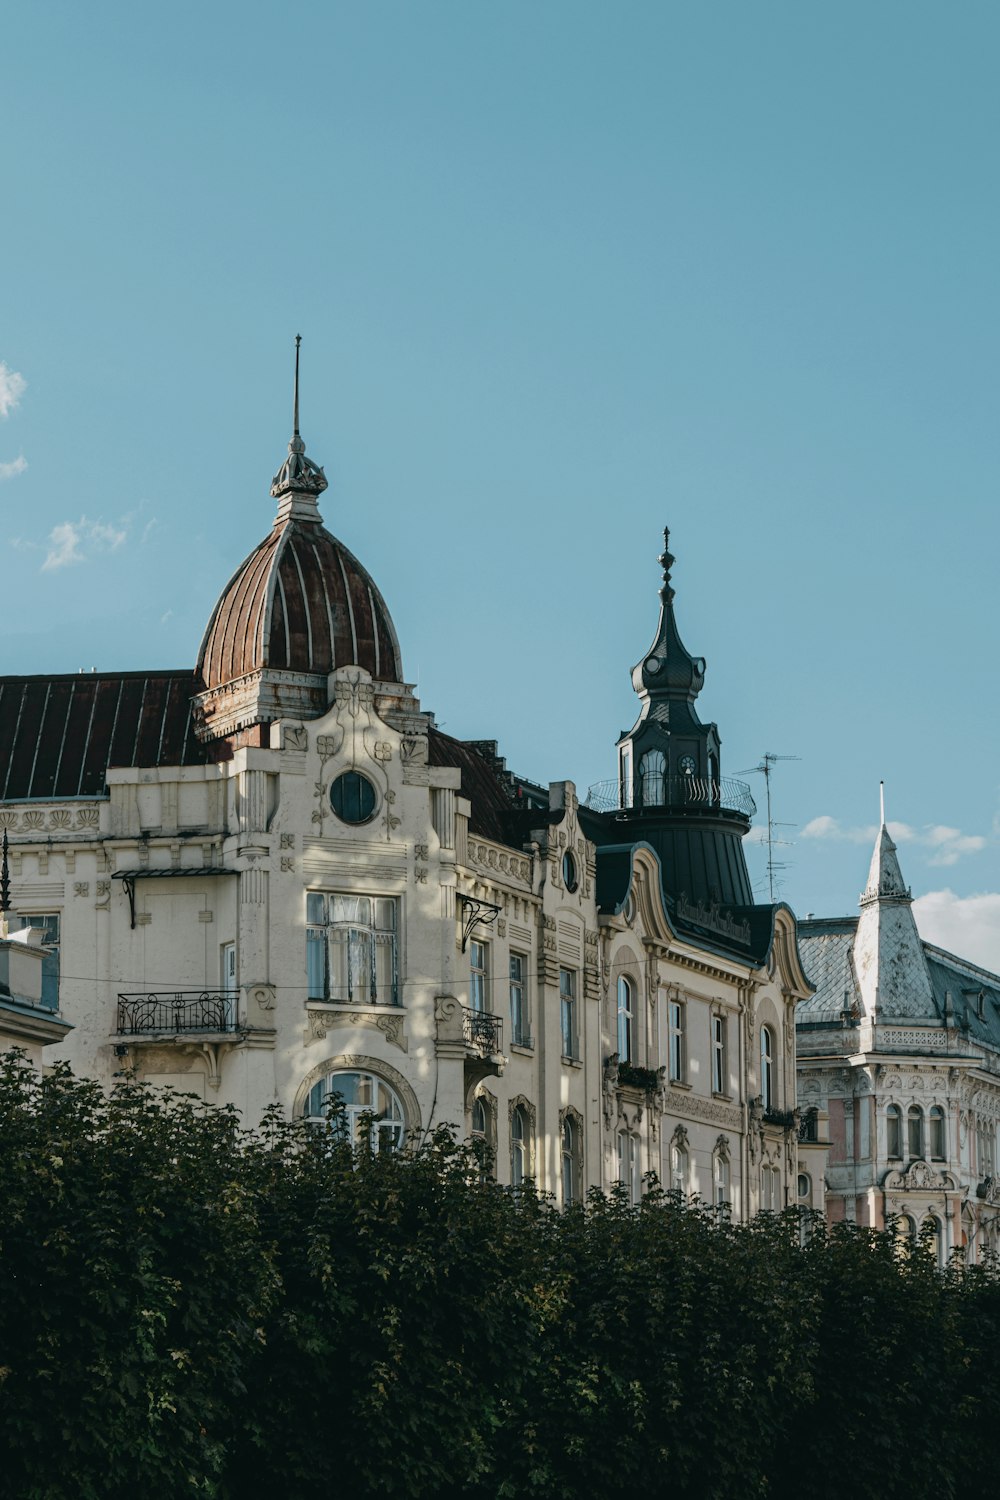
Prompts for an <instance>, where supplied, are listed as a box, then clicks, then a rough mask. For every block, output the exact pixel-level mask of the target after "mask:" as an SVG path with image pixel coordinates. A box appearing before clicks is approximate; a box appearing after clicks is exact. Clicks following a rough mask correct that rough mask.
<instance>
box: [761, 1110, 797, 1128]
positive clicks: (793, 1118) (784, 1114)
mask: <svg viewBox="0 0 1000 1500" xmlns="http://www.w3.org/2000/svg"><path fill="white" fill-rule="evenodd" d="M764 1124H765V1125H777V1126H778V1127H779V1129H781V1130H797V1129H798V1124H799V1119H798V1115H797V1114H796V1112H795V1110H794V1109H765V1111H764Z"/></svg>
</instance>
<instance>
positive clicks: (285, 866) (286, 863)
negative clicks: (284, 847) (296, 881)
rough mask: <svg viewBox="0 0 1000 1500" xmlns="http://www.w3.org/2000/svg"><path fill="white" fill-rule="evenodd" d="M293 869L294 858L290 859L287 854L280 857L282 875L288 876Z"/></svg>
mask: <svg viewBox="0 0 1000 1500" xmlns="http://www.w3.org/2000/svg"><path fill="white" fill-rule="evenodd" d="M294 869H295V860H294V858H290V857H289V856H288V855H287V854H286V855H284V856H283V857H282V860H281V872H282V874H283V875H288V874H290V873H291V871H292V870H294Z"/></svg>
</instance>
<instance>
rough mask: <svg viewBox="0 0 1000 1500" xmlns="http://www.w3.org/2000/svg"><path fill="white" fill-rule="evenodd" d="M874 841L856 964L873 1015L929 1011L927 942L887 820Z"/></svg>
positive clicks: (883, 1016) (868, 1014)
mask: <svg viewBox="0 0 1000 1500" xmlns="http://www.w3.org/2000/svg"><path fill="white" fill-rule="evenodd" d="M881 811H882V813H883V821H882V823H881V826H880V828H879V831H878V836H877V838H876V840H875V848H874V850H873V852H872V862H871V865H870V867H869V870H868V884H867V885H866V886H865V889H864V891H863V893H862V896H861V916H860V918H859V919H858V930H857V932H856V933H855V937H854V968H855V971H856V973H857V976H858V988H859V989H860V991H861V1002H862V1006H863V1008H864V1013H865V1015H866V1017H867V1018H868V1019H869V1020H879V1021H886V1020H890V1019H893V1018H895V1017H901V1016H909V1017H919V1016H926V1017H927V1018H928V1019H931V1018H933V1019H937V1014H938V1012H937V1006H936V1005H935V1003H934V991H933V988H932V986H931V980H930V974H929V973H928V969H927V963H926V960H925V958H924V950H923V944H922V943H921V941H920V934H919V933H918V932H917V924H916V922H915V921H914V919H913V897H912V895H911V893H910V890H909V887H908V886H907V885H906V884H905V883H904V881H903V873H902V871H901V870H900V868H899V860H898V858H897V856H896V846H895V844H894V843H893V841H892V838H891V836H890V833H889V829H888V827H887V826H886V823H885V821H884V813H885V804H884V793H883V802H882V808H881Z"/></svg>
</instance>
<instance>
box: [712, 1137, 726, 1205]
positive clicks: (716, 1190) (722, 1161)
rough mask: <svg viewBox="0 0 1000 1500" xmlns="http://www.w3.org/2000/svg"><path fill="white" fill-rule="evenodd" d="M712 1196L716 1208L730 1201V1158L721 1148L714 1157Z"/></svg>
mask: <svg viewBox="0 0 1000 1500" xmlns="http://www.w3.org/2000/svg"><path fill="white" fill-rule="evenodd" d="M712 1197H713V1199H714V1200H715V1206H716V1208H722V1207H723V1206H724V1205H725V1204H727V1203H728V1202H729V1158H728V1156H726V1155H725V1153H724V1152H723V1151H722V1150H721V1148H717V1149H716V1151H715V1153H714V1155H713V1157H712Z"/></svg>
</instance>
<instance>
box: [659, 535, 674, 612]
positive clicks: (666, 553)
mask: <svg viewBox="0 0 1000 1500" xmlns="http://www.w3.org/2000/svg"><path fill="white" fill-rule="evenodd" d="M658 560H659V564H660V567H661V568H662V569H663V586H662V587H661V589H660V598H661V599H662V600H663V601H664V602H666V601H667V600H668V599H672V598H673V597H674V590H673V589H672V588H671V586H670V569H671V568H672V567H673V565H674V563H675V562H676V558H675V557H674V555H673V553H672V552H671V550H670V528H669V527H668V526H664V528H663V551H662V552H661V553H660V556H659V559H658Z"/></svg>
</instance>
